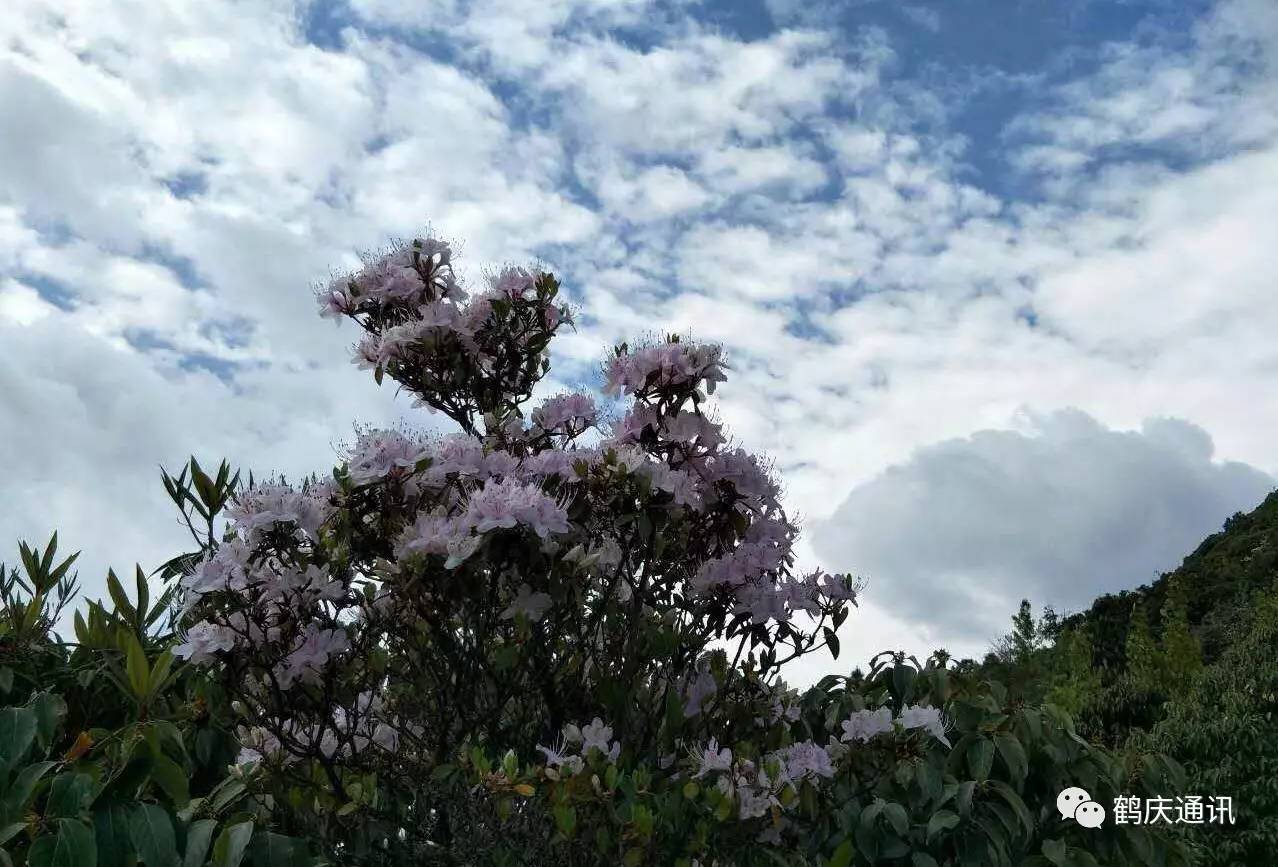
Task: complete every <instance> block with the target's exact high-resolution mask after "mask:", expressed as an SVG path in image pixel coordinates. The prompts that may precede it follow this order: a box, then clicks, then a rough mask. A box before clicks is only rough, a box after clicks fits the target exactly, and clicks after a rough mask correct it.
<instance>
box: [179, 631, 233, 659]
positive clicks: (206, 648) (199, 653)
mask: <svg viewBox="0 0 1278 867" xmlns="http://www.w3.org/2000/svg"><path fill="white" fill-rule="evenodd" d="M236 641H237V638H236V635H235V632H234V630H232V629H231V628H229V627H227V626H219V625H217V624H216V623H204V622H201V623H197V624H195V625H194V626H192V627H191V628H190V629H189V630H187V633H186V641H184V642H182V643H181V644H179V645H178V646H177V647H175V648H173V655H174V656H177V657H181V658H182V659H189V660H190V661H191V662H192V663H193V664H196V665H199V664H201V663H204V662H208V661H210V660H212V659H214V658H215V657H214V654H215V653H217V652H219V651H221V652H226V651H229V650H234V649H235V643H236Z"/></svg>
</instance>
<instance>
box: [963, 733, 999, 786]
mask: <svg viewBox="0 0 1278 867" xmlns="http://www.w3.org/2000/svg"><path fill="white" fill-rule="evenodd" d="M993 764H994V744H993V742H991V741H989V740H987V739H985V738H980V739H978V740H975V741H972V745H971V746H970V747H968V748H967V767H968V769H969V770H971V772H972V778H973V779H975V780H976V781H977V782H978V783H983V782H985V781H986V780H987V779H989V776H990V767H991V766H993Z"/></svg>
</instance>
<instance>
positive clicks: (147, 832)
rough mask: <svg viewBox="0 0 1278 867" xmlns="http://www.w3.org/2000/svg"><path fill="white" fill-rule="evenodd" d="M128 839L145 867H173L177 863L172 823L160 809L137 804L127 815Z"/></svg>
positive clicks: (175, 841)
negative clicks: (131, 841)
mask: <svg viewBox="0 0 1278 867" xmlns="http://www.w3.org/2000/svg"><path fill="white" fill-rule="evenodd" d="M129 837H130V839H132V840H133V845H134V847H135V848H136V849H137V852H138V857H139V858H140V859H141V860H142V862H143V863H145V864H146V867H174V865H176V864H177V861H178V854H177V840H176V839H175V838H174V835H173V821H172V820H171V819H170V818H169V814H168V813H166V812H164V809H163V808H162V807H159V806H157V805H155V804H138V805H137V806H135V807H134V808H133V809H132V810H131V811H130V813H129Z"/></svg>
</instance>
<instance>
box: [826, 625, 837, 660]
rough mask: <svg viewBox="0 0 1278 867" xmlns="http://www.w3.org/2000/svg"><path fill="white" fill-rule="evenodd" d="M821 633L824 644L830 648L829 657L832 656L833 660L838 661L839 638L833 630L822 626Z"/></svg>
mask: <svg viewBox="0 0 1278 867" xmlns="http://www.w3.org/2000/svg"><path fill="white" fill-rule="evenodd" d="M822 631H823V632H824V633H825V643H826V644H827V645H828V646H829V648H830V655H831V656H833V657H834V658H835V659H838V658H839V636H838V635H836V634H835V632H834V630H833V629H831V628H830V627H828V626H823V627H822Z"/></svg>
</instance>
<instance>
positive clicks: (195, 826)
mask: <svg viewBox="0 0 1278 867" xmlns="http://www.w3.org/2000/svg"><path fill="white" fill-rule="evenodd" d="M216 829H217V821H216V820H215V819H200V820H199V821H198V822H192V823H191V827H189V828H187V829H186V854H185V855H184V856H183V858H182V867H201V865H202V864H204V856H206V855H207V854H208V852H209V845H210V844H211V843H212V842H213V832H214V831H215V830H216Z"/></svg>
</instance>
